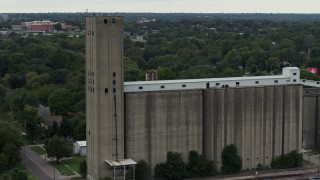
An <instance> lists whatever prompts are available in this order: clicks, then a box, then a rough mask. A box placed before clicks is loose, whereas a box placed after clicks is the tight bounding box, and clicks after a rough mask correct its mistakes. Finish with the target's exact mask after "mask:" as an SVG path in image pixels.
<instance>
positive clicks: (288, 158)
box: [271, 150, 303, 169]
mask: <svg viewBox="0 0 320 180" xmlns="http://www.w3.org/2000/svg"><path fill="white" fill-rule="evenodd" d="M302 160H303V158H302V154H301V153H298V152H297V151H296V150H294V151H291V152H289V153H287V154H284V155H281V156H279V157H276V158H272V161H271V168H274V169H284V168H294V167H301V166H302Z"/></svg>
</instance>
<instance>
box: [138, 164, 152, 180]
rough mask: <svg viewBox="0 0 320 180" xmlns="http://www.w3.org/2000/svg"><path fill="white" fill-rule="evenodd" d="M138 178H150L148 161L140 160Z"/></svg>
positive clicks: (145, 179) (139, 179)
mask: <svg viewBox="0 0 320 180" xmlns="http://www.w3.org/2000/svg"><path fill="white" fill-rule="evenodd" d="M135 176H136V179H138V180H148V179H149V176H150V174H149V165H148V164H147V162H145V161H143V160H140V161H139V162H138V164H137V165H136V171H135Z"/></svg>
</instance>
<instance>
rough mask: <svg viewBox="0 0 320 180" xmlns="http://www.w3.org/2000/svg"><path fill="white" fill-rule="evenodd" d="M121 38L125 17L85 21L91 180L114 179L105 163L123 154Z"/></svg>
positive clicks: (88, 141) (95, 18) (87, 125)
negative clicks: (107, 177)
mask: <svg viewBox="0 0 320 180" xmlns="http://www.w3.org/2000/svg"><path fill="white" fill-rule="evenodd" d="M110 34H112V36H110ZM122 37H123V19H122V17H102V16H99V17H98V16H96V17H95V16H92V17H87V18H86V136H87V147H88V155H87V167H88V177H89V178H92V179H99V178H101V177H105V176H111V174H110V172H109V171H108V168H109V167H108V165H107V163H105V160H117V159H122V158H123V155H124V152H123V148H124V122H123V106H124V104H123V39H122Z"/></svg>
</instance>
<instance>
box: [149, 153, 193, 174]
mask: <svg viewBox="0 0 320 180" xmlns="http://www.w3.org/2000/svg"><path fill="white" fill-rule="evenodd" d="M154 171H155V172H154V176H155V177H158V178H164V179H183V178H185V177H187V168H186V164H185V163H184V162H183V159H182V157H181V154H179V153H173V152H168V154H167V161H166V163H160V164H157V165H156V167H155V169H154Z"/></svg>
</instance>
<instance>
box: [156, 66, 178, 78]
mask: <svg viewBox="0 0 320 180" xmlns="http://www.w3.org/2000/svg"><path fill="white" fill-rule="evenodd" d="M176 78H177V75H176V73H175V72H173V71H172V70H171V69H170V68H167V67H159V68H158V79H159V80H172V79H176Z"/></svg>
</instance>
